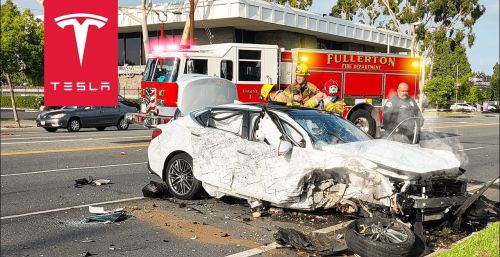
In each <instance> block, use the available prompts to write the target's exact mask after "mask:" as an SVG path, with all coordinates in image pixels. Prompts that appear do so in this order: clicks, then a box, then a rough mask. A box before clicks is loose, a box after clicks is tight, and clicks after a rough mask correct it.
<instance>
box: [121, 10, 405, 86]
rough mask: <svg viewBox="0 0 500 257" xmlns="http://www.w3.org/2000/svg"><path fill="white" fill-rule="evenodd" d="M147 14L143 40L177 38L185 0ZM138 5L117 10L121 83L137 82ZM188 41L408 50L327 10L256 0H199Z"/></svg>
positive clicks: (398, 38) (389, 34) (399, 40)
mask: <svg viewBox="0 0 500 257" xmlns="http://www.w3.org/2000/svg"><path fill="white" fill-rule="evenodd" d="M152 9H153V11H152V12H150V14H149V16H148V22H147V24H148V25H147V26H148V31H149V35H148V36H149V39H150V41H151V40H154V39H158V38H159V36H160V34H161V33H160V27H161V24H163V28H164V31H163V35H164V37H165V38H167V39H169V40H171V42H173V43H176V42H179V41H180V38H181V36H182V32H183V28H184V24H185V22H186V19H187V18H188V13H189V1H183V2H179V3H170V4H162V5H155V6H153V8H152ZM131 16H136V17H138V18H142V11H141V10H140V9H139V8H128V9H126V10H125V11H120V12H119V14H118V22H119V24H118V25H119V27H118V32H119V35H118V51H119V52H118V56H119V58H118V66H119V72H120V74H121V76H120V83H121V85H120V86H121V87H129V86H132V87H134V86H135V87H138V86H139V83H140V78H139V79H138V77H140V72H141V71H142V70H143V65H144V64H145V59H146V53H144V48H143V46H142V41H143V40H142V29H141V24H140V23H139V22H138V21H136V20H135V19H133V18H131ZM194 41H195V43H196V44H197V45H204V44H211V43H231V42H232V43H256V44H272V45H278V46H279V47H281V48H285V49H292V48H316V49H330V50H346V51H359V52H392V53H394V52H409V51H410V47H411V37H410V36H409V35H406V34H402V33H397V32H393V31H388V30H383V29H378V28H374V27H371V26H366V25H364V24H360V23H355V22H350V21H346V20H342V19H339V18H334V17H330V16H328V15H325V14H323V15H321V14H316V13H312V12H308V11H303V10H299V9H294V8H291V7H289V6H283V5H278V4H275V3H269V2H265V1H261V0H199V1H198V5H197V6H196V10H195V33H194Z"/></svg>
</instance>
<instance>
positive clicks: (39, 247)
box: [0, 114, 499, 257]
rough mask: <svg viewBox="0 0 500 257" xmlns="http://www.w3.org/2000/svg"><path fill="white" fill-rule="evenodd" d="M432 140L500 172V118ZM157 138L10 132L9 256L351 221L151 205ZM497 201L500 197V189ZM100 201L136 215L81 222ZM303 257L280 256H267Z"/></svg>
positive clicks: (203, 244) (472, 170)
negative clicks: (82, 182)
mask: <svg viewBox="0 0 500 257" xmlns="http://www.w3.org/2000/svg"><path fill="white" fill-rule="evenodd" d="M423 133H424V135H423V139H424V140H423V145H425V147H433V148H449V149H450V150H454V151H455V152H456V154H457V155H459V156H462V157H463V161H464V163H463V167H464V168H465V169H467V172H466V173H465V174H464V177H466V178H469V179H471V180H474V181H488V180H490V179H492V178H494V177H496V176H498V175H499V174H498V172H499V157H498V156H499V145H498V142H499V117H498V115H497V114H495V115H484V114H482V115H477V116H473V117H469V118H453V117H452V118H439V119H437V118H436V119H434V118H427V119H426V125H425V129H424V132H423ZM150 135H151V131H150V130H143V129H133V130H128V131H116V130H106V131H103V132H98V131H96V130H94V129H83V130H82V132H79V133H69V132H66V131H63V130H61V131H58V132H57V133H48V132H45V131H44V130H43V129H41V128H31V129H10V130H4V129H2V130H1V203H2V204H1V210H0V214H1V217H2V218H1V231H2V233H1V254H2V256H28V255H29V256H80V254H81V253H82V252H85V251H89V252H90V253H92V254H98V256H159V255H161V256H228V255H231V254H235V253H240V252H242V251H246V250H249V249H253V248H255V247H258V246H261V245H265V244H269V243H272V242H273V241H274V239H273V237H272V234H273V233H274V232H275V231H276V229H277V228H278V227H290V228H296V229H298V230H300V231H303V232H306V233H307V232H311V231H314V230H317V229H321V228H325V227H329V226H331V225H334V224H337V223H339V222H340V221H341V220H342V218H341V217H340V216H338V215H320V216H316V215H312V214H311V215H310V214H307V213H300V212H289V213H287V214H286V215H285V216H281V217H280V216H276V217H274V216H272V217H263V218H258V219H254V218H252V217H251V212H250V209H249V207H248V206H247V205H246V203H245V202H242V201H238V200H234V199H225V200H222V201H220V200H216V199H211V198H208V199H202V200H196V201H180V200H176V199H171V198H169V199H167V200H159V199H142V198H141V197H142V193H141V189H142V187H143V186H144V185H146V184H147V183H148V182H149V181H150V179H153V180H158V178H156V177H154V176H153V175H150V174H149V173H148V172H147V169H146V166H145V162H146V160H147V156H146V154H147V144H148V141H149V138H150ZM89 176H92V177H93V178H94V179H110V180H111V184H108V185H102V186H92V185H87V186H82V187H81V188H75V187H74V185H73V184H74V180H75V179H79V178H88V177H89ZM496 188H498V185H496ZM489 195H490V196H491V197H493V198H494V197H498V190H497V191H494V190H493V191H490V193H489ZM497 200H498V199H497ZM117 201H121V202H117ZM104 202H111V203H104ZM99 203H104V204H102V205H100V206H104V207H105V209H113V208H118V207H123V208H126V210H127V213H128V214H129V215H131V216H130V217H129V218H128V219H126V220H124V221H120V222H117V223H114V224H81V223H80V220H81V219H83V218H84V217H87V216H89V215H91V214H90V213H89V211H88V207H87V206H86V205H93V206H94V205H96V204H99ZM184 204H185V206H184ZM296 254H297V252H296V251H294V250H290V249H276V250H271V251H267V252H264V253H263V254H262V255H264V256H271V255H272V256H293V255H296ZM238 256H240V257H241V256H250V255H248V254H247V255H245V254H240V255H238Z"/></svg>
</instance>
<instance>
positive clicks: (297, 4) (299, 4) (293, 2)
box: [266, 0, 312, 10]
mask: <svg viewBox="0 0 500 257" xmlns="http://www.w3.org/2000/svg"><path fill="white" fill-rule="evenodd" d="M266 1H267V2H273V3H277V4H282V5H284V4H288V5H290V6H291V7H293V8H298V9H302V10H309V7H311V5H312V0H266Z"/></svg>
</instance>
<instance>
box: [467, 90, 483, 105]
mask: <svg viewBox="0 0 500 257" xmlns="http://www.w3.org/2000/svg"><path fill="white" fill-rule="evenodd" d="M485 93H487V90H486V89H480V88H478V87H474V86H473V87H471V89H470V90H469V92H468V94H467V95H466V96H465V101H467V102H468V103H479V104H481V103H482V102H483V101H484V100H486V99H487V95H486V94H485Z"/></svg>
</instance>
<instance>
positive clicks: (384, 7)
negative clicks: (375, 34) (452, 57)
mask: <svg viewBox="0 0 500 257" xmlns="http://www.w3.org/2000/svg"><path fill="white" fill-rule="evenodd" d="M485 10H486V9H485V7H484V6H483V5H481V4H480V3H479V0H471V1H449V0H431V1H418V0H360V1H351V0H338V1H337V3H336V4H335V5H334V6H333V7H332V10H331V13H330V14H331V15H332V16H335V17H339V18H343V19H347V20H355V19H357V20H356V21H359V22H362V23H365V24H369V25H372V26H378V27H383V28H387V29H390V30H395V31H399V32H401V33H404V32H407V33H408V34H409V35H411V36H412V37H414V40H413V44H412V47H411V48H412V50H414V51H415V52H416V53H422V55H423V56H429V55H432V52H433V45H434V43H435V42H438V41H437V39H436V38H435V37H434V34H435V31H444V32H445V35H446V37H448V38H449V39H451V40H453V41H455V44H456V45H459V44H460V43H461V42H462V41H463V39H464V38H467V42H468V46H469V47H471V46H472V45H473V44H474V39H475V36H474V32H473V26H474V24H475V23H476V22H477V20H478V19H479V18H480V17H481V16H482V15H483V13H484V12H485Z"/></svg>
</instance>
